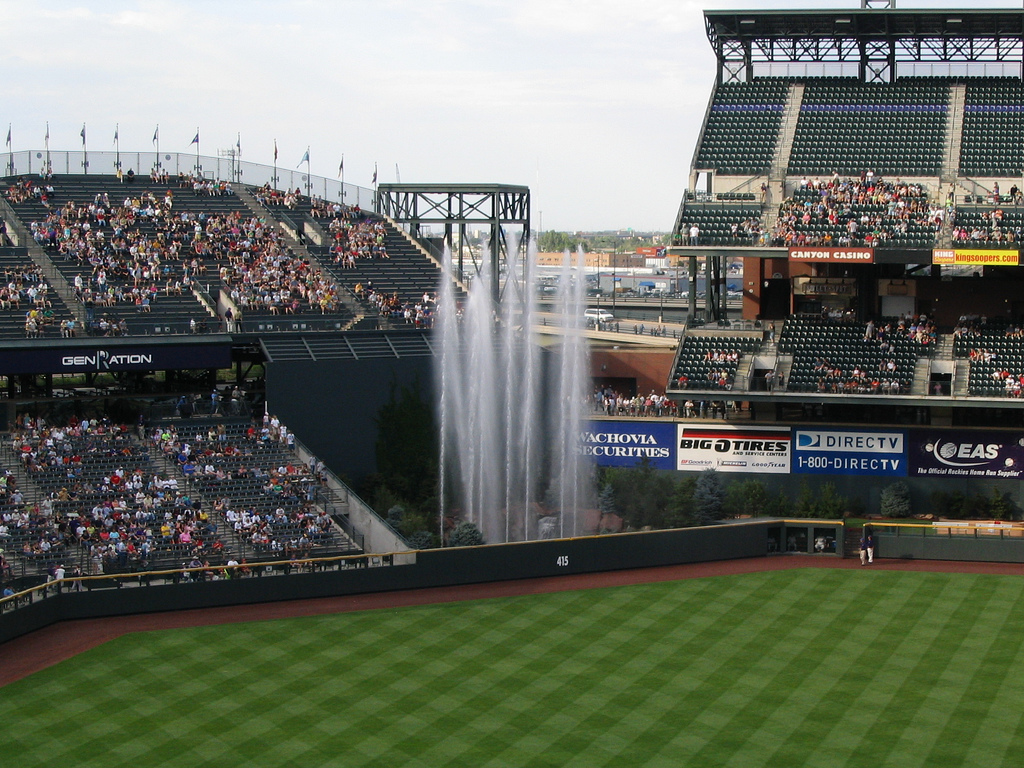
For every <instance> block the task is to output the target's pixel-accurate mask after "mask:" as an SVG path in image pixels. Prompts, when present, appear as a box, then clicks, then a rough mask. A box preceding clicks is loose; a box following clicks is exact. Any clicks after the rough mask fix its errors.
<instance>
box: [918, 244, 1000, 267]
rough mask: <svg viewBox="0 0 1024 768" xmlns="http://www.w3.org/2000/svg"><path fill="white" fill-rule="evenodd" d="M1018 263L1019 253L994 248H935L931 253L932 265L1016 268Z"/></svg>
mask: <svg viewBox="0 0 1024 768" xmlns="http://www.w3.org/2000/svg"><path fill="white" fill-rule="evenodd" d="M1019 263H1020V253H1019V251H1008V250H996V249H995V248H955V249H954V248H936V249H935V250H934V251H932V264H959V265H961V266H967V267H1007V266H1008V267H1016V266H1017V265H1018V264H1019Z"/></svg>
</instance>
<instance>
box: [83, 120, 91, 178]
mask: <svg viewBox="0 0 1024 768" xmlns="http://www.w3.org/2000/svg"><path fill="white" fill-rule="evenodd" d="M82 172H83V173H85V174H86V175H88V173H89V150H88V148H87V147H86V146H85V123H82Z"/></svg>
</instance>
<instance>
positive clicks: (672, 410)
mask: <svg viewBox="0 0 1024 768" xmlns="http://www.w3.org/2000/svg"><path fill="white" fill-rule="evenodd" d="M593 408H594V411H595V413H603V414H604V415H605V416H656V417H661V416H675V415H677V414H676V404H675V401H674V400H670V399H669V398H668V397H667V396H666V395H665V394H664V393H663V394H658V393H657V392H655V391H654V390H651V392H650V394H648V395H641V394H636V395H633V396H630V395H624V394H622V393H621V392H618V391H616V390H614V389H612V388H611V387H603V388H602V387H595V389H594V394H593Z"/></svg>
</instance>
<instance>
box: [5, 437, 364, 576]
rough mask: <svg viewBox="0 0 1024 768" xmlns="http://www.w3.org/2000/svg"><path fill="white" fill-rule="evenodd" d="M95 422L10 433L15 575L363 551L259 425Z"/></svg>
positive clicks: (10, 539)
mask: <svg viewBox="0 0 1024 768" xmlns="http://www.w3.org/2000/svg"><path fill="white" fill-rule="evenodd" d="M87 424H88V426H87V427H85V426H84V425H83V423H82V422H79V421H78V420H73V421H72V422H70V423H68V424H65V425H63V426H60V427H42V428H40V427H38V426H37V425H36V424H35V423H34V422H30V423H29V424H28V425H27V426H24V425H23V426H22V427H21V428H19V429H17V430H15V432H13V433H12V434H11V435H8V436H6V439H5V440H4V448H3V458H2V464H3V466H4V467H6V468H7V470H0V476H2V477H3V481H2V486H0V548H2V549H3V550H5V552H6V556H7V560H8V564H9V566H10V567H11V570H12V575H25V574H33V573H37V574H45V573H46V572H47V570H48V569H49V568H50V567H52V566H53V565H54V564H56V563H61V564H63V565H64V566H65V567H67V568H68V569H69V571H70V568H71V567H72V566H78V567H80V568H81V570H82V572H83V573H85V574H99V573H117V572H128V571H137V570H158V569H161V568H179V567H181V566H182V565H186V564H189V563H192V562H194V561H196V560H197V559H198V560H199V561H200V562H204V561H208V562H210V563H211V564H212V565H214V566H216V565H218V564H223V563H224V562H226V561H227V560H228V559H230V558H235V559H236V560H237V559H240V558H242V557H245V558H248V560H249V561H250V562H253V561H257V560H260V559H264V560H265V559H287V558H289V557H291V556H292V555H295V556H297V557H304V556H325V555H331V554H350V553H355V552H356V551H357V548H356V546H355V545H354V544H353V543H352V541H351V540H350V539H349V538H348V537H347V536H346V535H345V534H344V533H343V532H342V531H341V529H340V528H338V527H337V525H336V524H335V523H334V521H333V520H332V518H331V517H330V515H329V514H328V512H329V510H328V509H326V508H324V507H323V506H320V505H318V504H317V502H318V501H320V500H321V497H320V495H319V494H318V493H317V490H318V488H319V487H320V483H319V480H318V478H317V477H315V476H313V475H311V473H310V470H309V469H308V468H307V467H306V466H305V465H303V464H302V463H301V462H300V461H299V460H298V458H297V457H296V455H295V454H294V452H293V451H292V450H290V449H289V448H288V446H287V445H285V444H283V443H281V442H280V441H279V440H276V439H273V438H272V437H271V434H270V432H269V431H265V430H264V429H263V427H261V426H260V425H259V424H252V425H251V424H249V423H248V422H237V421H236V422H231V421H227V422H219V421H213V420H211V419H195V420H175V421H170V422H166V423H163V424H161V425H159V426H158V427H156V429H155V432H154V433H153V435H152V436H151V437H150V438H148V439H146V440H142V439H140V437H139V436H138V435H137V434H135V433H134V431H133V430H131V429H129V428H128V427H127V426H124V425H116V424H111V423H110V422H109V421H107V420H106V419H100V420H97V421H92V422H91V423H89V422H87ZM186 443H187V444H188V445H189V448H188V453H189V459H188V460H186V459H185V458H183V457H182V455H181V454H183V453H184V451H185V448H184V446H185V444H186ZM243 468H244V469H243ZM234 513H237V515H238V518H237V519H239V520H240V519H241V516H242V515H243V514H244V516H245V521H246V523H247V525H246V526H244V527H243V526H241V525H236V518H235V516H234ZM69 575H70V573H69Z"/></svg>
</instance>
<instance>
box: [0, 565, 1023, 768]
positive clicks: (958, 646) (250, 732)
mask: <svg viewBox="0 0 1024 768" xmlns="http://www.w3.org/2000/svg"><path fill="white" fill-rule="evenodd" d="M68 631H73V626H69V628H68ZM1022 716H1024V578H1017V577H1009V576H987V575H963V574H938V573H935V574H931V573H910V572H899V571H883V570H877V571H876V570H868V569H856V570H833V569H798V570H790V571H774V572H768V573H758V574H749V575H742V576H722V577H714V578H706V579H692V580H686V581H678V582H669V583H659V584H650V585H640V586H630V587H617V588H609V589H595V590H588V591H578V592H561V593H555V594H546V595H535V596H526V597H515V598H502V599H493V600H478V601H472V602H465V603H454V604H444V605H435V606H419V607H410V608H401V609H393V610H379V611H367V612H361V613H345V614H337V615H333V616H321V617H311V618H302V619H288V620H277V621H267V622H262V623H251V624H235V625H226V626H214V627H204V628H199V629H187V630H169V631H164V632H152V633H138V634H133V635H128V636H125V637H122V638H121V639H119V640H117V641H114V642H112V643H109V644H107V645H104V646H102V647H99V648H96V649H94V650H93V651H90V652H88V653H85V654H82V655H81V656H78V657H76V658H73V659H70V660H68V661H65V662H63V663H61V664H58V665H56V666H54V667H51V668H49V669H47V670H45V671H43V672H40V673H37V674H35V675H32V676H30V677H28V678H25V679H23V680H21V681H19V682H17V683H14V684H12V685H9V686H7V687H5V688H3V689H0V756H2V757H0V763H2V765H9V766H17V767H18V768H29V767H30V766H47V767H48V768H78V767H79V766H133V767H139V766H175V767H176V768H178V767H184V768H199V767H200V766H210V767H211V768H213V767H216V768H233V767H234V766H271V765H273V766H308V767H309V768H315V767H317V766H327V765H331V766H346V767H355V766H379V767H380V768H394V767H395V766H467V767H469V766H472V768H484V767H485V766H514V767H520V766H521V767H524V768H525V767H526V766H579V767H580V768H595V767H596V766H630V767H633V766H666V768H669V767H671V768H678V766H701V767H702V768H703V767H705V766H730V767H731V768H743V767H744V766H780V767H781V766H786V767H787V768H788V767H791V766H803V765H813V766H829V767H830V768H831V767H834V766H871V768H879V767H880V766H893V767H894V768H896V767H898V768H910V767H911V766H984V767H985V768H993V766H999V765H1014V766H1019V765H1021V764H1022V763H1024V723H1022Z"/></svg>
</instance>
